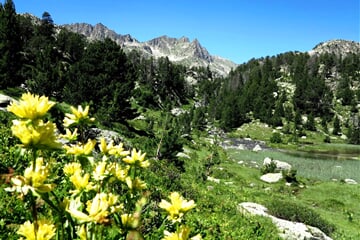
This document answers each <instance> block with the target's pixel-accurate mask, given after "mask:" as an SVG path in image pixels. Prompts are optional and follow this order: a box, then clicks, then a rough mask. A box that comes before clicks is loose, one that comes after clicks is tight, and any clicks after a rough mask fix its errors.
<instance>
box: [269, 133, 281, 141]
mask: <svg viewBox="0 0 360 240" xmlns="http://www.w3.org/2000/svg"><path fill="white" fill-rule="evenodd" d="M270 142H271V143H282V139H281V134H280V133H278V132H274V133H273V134H272V136H271V137H270Z"/></svg>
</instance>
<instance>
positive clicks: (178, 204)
mask: <svg viewBox="0 0 360 240" xmlns="http://www.w3.org/2000/svg"><path fill="white" fill-rule="evenodd" d="M169 198H170V201H171V202H168V201H166V200H164V199H162V200H161V202H160V203H159V207H160V208H163V209H165V210H166V211H167V212H168V214H169V216H168V219H169V220H172V221H173V222H181V218H182V216H183V215H184V213H185V212H187V211H189V210H190V209H192V208H194V207H195V206H196V205H195V202H194V201H193V200H190V201H186V200H185V199H184V198H183V197H182V196H181V195H180V194H179V193H178V192H172V193H171V194H170V197H169Z"/></svg>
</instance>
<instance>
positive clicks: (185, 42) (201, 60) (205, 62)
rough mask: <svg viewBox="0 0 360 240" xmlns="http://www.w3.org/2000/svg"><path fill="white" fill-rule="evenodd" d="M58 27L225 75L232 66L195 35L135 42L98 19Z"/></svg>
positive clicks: (230, 62) (150, 55)
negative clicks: (190, 38) (91, 22)
mask: <svg viewBox="0 0 360 240" xmlns="http://www.w3.org/2000/svg"><path fill="white" fill-rule="evenodd" d="M62 27H64V28H66V29H68V30H69V31H72V32H76V33H79V34H83V35H84V36H86V37H87V39H89V40H92V41H93V40H104V39H105V38H110V39H112V40H113V41H115V42H116V43H117V44H119V45H120V46H121V47H122V48H123V49H124V50H125V51H131V50H137V51H139V52H140V53H142V54H143V56H145V57H155V58H159V57H168V58H169V60H170V61H172V62H176V63H181V64H184V65H185V66H189V67H193V66H196V67H207V66H209V67H210V69H211V70H212V71H214V72H215V73H216V74H218V75H219V76H226V75H227V74H228V73H229V72H230V71H231V69H235V67H236V66H237V64H235V63H234V62H232V61H230V60H227V59H224V58H221V57H218V56H213V55H211V54H210V53H209V52H208V51H207V50H206V48H204V47H203V46H201V44H200V42H199V41H198V40H197V39H194V40H193V41H191V42H190V40H189V38H187V37H181V38H172V37H168V36H161V37H158V38H154V39H152V40H149V41H146V42H139V41H137V40H136V39H135V38H133V37H131V36H130V35H129V34H127V35H121V34H117V33H116V32H114V31H112V30H110V29H108V28H107V27H106V26H104V25H103V24H101V23H98V24H96V25H95V26H93V25H90V24H87V23H74V24H65V25H62Z"/></svg>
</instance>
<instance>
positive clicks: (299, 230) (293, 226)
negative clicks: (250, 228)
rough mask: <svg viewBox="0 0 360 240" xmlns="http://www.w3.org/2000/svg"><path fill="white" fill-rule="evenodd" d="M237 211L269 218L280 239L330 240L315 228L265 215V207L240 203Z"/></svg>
mask: <svg viewBox="0 0 360 240" xmlns="http://www.w3.org/2000/svg"><path fill="white" fill-rule="evenodd" d="M238 210H239V211H240V212H241V213H242V214H251V215H260V216H265V217H269V218H271V220H272V222H273V223H274V224H275V225H276V227H277V228H278V229H279V232H280V237H281V238H283V239H286V240H298V239H302V240H313V239H317V240H332V239H331V238H330V237H328V236H327V235H326V234H325V233H323V232H322V231H321V230H319V229H318V228H316V227H312V226H308V225H305V224H303V223H299V222H291V221H287V220H284V219H280V218H277V217H274V216H272V215H270V214H268V213H267V211H268V210H267V208H266V207H264V206H262V205H260V204H257V203H251V202H243V203H240V204H239V205H238Z"/></svg>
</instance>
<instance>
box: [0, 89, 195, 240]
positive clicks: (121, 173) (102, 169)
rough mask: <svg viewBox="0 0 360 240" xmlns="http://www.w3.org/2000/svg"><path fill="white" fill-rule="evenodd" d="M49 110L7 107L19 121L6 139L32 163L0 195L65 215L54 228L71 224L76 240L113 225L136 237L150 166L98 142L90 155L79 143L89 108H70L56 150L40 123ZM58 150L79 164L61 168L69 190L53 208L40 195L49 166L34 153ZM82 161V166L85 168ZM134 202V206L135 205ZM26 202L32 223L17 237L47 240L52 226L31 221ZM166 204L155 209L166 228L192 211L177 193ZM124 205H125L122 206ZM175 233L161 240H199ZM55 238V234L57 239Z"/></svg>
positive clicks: (30, 101) (28, 103) (32, 98)
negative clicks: (24, 198)
mask: <svg viewBox="0 0 360 240" xmlns="http://www.w3.org/2000/svg"><path fill="white" fill-rule="evenodd" d="M54 105H55V103H54V102H52V101H49V100H48V98H46V97H44V96H42V97H39V96H37V95H33V94H30V93H26V94H23V95H22V97H21V99H20V101H19V102H13V103H12V104H11V105H10V106H9V107H8V110H9V111H10V112H12V113H14V114H15V115H16V116H17V117H18V118H20V119H17V120H14V121H13V126H12V127H11V130H12V133H13V135H14V136H16V137H18V138H19V139H20V141H21V142H22V146H23V147H25V148H27V149H30V150H31V151H30V152H32V153H33V163H32V164H31V165H30V166H29V167H28V168H26V169H25V172H24V175H23V176H16V177H13V178H12V183H13V187H12V188H8V189H6V190H7V191H13V192H15V191H16V192H20V193H21V194H22V195H26V194H27V193H28V192H31V193H32V194H33V195H35V196H36V197H39V198H43V200H44V202H46V203H48V204H49V206H50V207H53V208H54V209H56V211H54V212H59V211H60V212H61V211H66V212H68V213H69V214H64V213H65V212H62V213H61V214H64V215H66V217H68V218H72V219H75V220H76V221H72V220H71V221H66V224H64V223H59V222H57V223H56V226H58V224H60V225H61V224H62V225H61V226H62V228H63V229H65V228H67V227H68V226H67V224H76V225H74V226H70V228H71V229H73V230H74V229H75V230H76V233H77V235H78V236H77V237H79V238H80V239H81V240H82V239H88V237H89V236H91V238H92V239H102V237H101V235H100V237H99V238H97V237H98V236H96V235H97V234H98V233H101V229H100V231H98V230H99V229H95V228H97V227H106V226H108V225H111V226H113V224H114V223H116V224H119V226H120V228H121V232H123V233H126V232H128V233H129V234H130V233H131V234H134V236H141V234H140V233H139V232H138V228H139V225H140V223H141V213H142V209H143V208H144V206H145V204H146V199H145V197H144V192H143V191H142V190H143V189H145V188H146V187H147V186H146V182H145V181H143V180H142V179H140V177H139V173H141V171H142V170H143V168H147V167H149V165H150V162H149V161H148V160H146V159H145V157H146V154H145V153H142V152H141V151H140V150H139V151H137V150H136V149H135V148H134V149H132V150H131V152H130V151H128V150H125V149H124V146H123V144H118V145H114V143H113V142H110V143H107V142H106V140H105V139H104V138H101V139H100V142H99V144H98V149H99V150H100V151H99V152H98V153H96V151H94V149H95V147H96V144H97V141H96V140H92V139H88V140H87V142H85V141H86V138H85V137H84V136H85V135H84V130H85V129H86V127H87V125H88V124H90V123H92V122H94V121H95V119H94V118H90V117H89V116H88V114H89V106H86V107H85V108H84V109H83V107H82V106H78V108H77V109H76V108H74V107H71V113H67V114H65V119H64V120H63V124H64V126H65V127H66V129H65V130H66V134H65V135H61V136H59V137H61V138H64V139H67V140H69V143H68V144H67V145H65V144H64V146H61V144H60V143H58V142H57V135H56V132H57V128H56V125H55V124H54V123H52V122H50V121H47V122H46V121H45V120H44V117H45V115H46V114H47V112H48V111H49V109H51V107H53V106H54ZM73 126H78V127H79V128H78V129H79V134H78V129H73V131H71V130H70V129H68V128H69V127H73ZM78 135H79V136H81V137H80V138H81V140H80V141H83V142H76V141H77V137H78ZM61 147H62V149H63V150H65V153H66V154H68V155H74V156H75V158H74V159H75V160H76V161H79V162H76V161H75V162H70V163H67V164H65V166H64V168H63V173H64V174H65V176H66V177H65V179H64V180H65V181H69V182H71V183H72V185H73V189H71V190H69V191H68V193H69V195H67V196H66V197H64V198H63V199H62V200H60V198H59V200H60V201H58V199H57V198H55V199H56V200H57V203H58V204H59V206H55V207H54V205H53V204H54V203H51V201H52V200H53V199H51V198H52V197H53V196H52V195H49V194H44V193H47V192H50V191H52V190H53V189H54V187H55V185H54V184H51V181H49V180H48V178H49V176H50V169H49V164H45V162H44V158H42V157H38V155H37V154H38V153H40V151H38V150H39V149H50V150H51V149H54V148H61ZM41 152H42V151H41ZM83 160H84V161H88V162H86V163H85V162H84V161H83ZM115 191H116V192H117V193H119V194H120V193H121V197H120V196H119V195H117V194H113V193H111V192H115ZM55 194H56V193H54V195H55ZM49 196H51V197H49ZM139 198H140V200H137V199H139ZM31 199H32V204H33V206H32V208H33V211H32V214H33V219H34V222H33V223H32V222H30V221H26V222H25V223H24V224H22V225H21V226H20V228H19V230H18V234H19V235H21V236H23V237H25V238H26V239H29V240H50V239H52V238H53V237H54V236H55V232H56V228H55V225H54V224H52V223H50V222H49V221H45V220H37V219H38V217H37V216H36V214H37V213H36V212H37V211H36V201H35V198H31ZM169 199H170V202H168V201H166V200H162V201H161V202H160V203H159V207H160V208H162V209H165V210H166V212H167V213H168V217H167V218H168V219H169V220H170V221H171V222H172V223H174V224H179V225H180V224H181V221H182V219H183V216H184V214H185V213H186V212H188V211H189V210H191V209H192V208H194V207H195V203H194V201H193V200H190V201H187V200H185V199H184V198H183V197H182V196H181V195H180V194H179V193H177V192H173V193H171V194H170V196H169ZM135 201H137V202H135ZM59 202H62V203H59ZM124 203H127V204H126V205H125V206H124ZM129 206H131V207H129ZM133 208H135V209H133ZM94 229H95V230H94ZM176 229H177V230H176V232H174V233H170V232H168V231H164V235H165V236H164V238H163V239H164V240H189V239H190V240H199V239H201V236H200V235H196V236H194V237H192V238H190V229H189V228H188V227H186V226H185V225H181V226H180V227H178V228H176ZM89 231H90V234H89ZM91 231H93V232H91ZM60 232H61V231H60ZM60 232H58V234H60V235H61V233H60ZM63 234H64V233H63ZM60 235H59V236H60ZM62 236H65V235H62ZM129 236H130V235H128V236H127V237H129ZM57 237H58V236H57ZM60 238H61V237H60ZM129 238H130V237H129Z"/></svg>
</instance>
